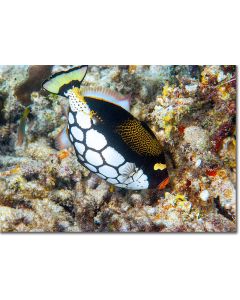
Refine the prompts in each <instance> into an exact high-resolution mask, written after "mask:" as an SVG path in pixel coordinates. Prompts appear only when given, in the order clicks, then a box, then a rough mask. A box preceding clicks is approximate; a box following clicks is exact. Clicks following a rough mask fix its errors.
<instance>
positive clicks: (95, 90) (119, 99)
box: [81, 87, 130, 111]
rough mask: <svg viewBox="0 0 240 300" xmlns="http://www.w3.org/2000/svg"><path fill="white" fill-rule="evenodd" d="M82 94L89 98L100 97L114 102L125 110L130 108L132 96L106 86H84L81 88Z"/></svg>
mask: <svg viewBox="0 0 240 300" xmlns="http://www.w3.org/2000/svg"><path fill="white" fill-rule="evenodd" d="M81 92H82V95H83V96H84V97H88V98H94V99H99V100H103V101H107V102H111V103H114V104H116V105H118V106H121V107H122V108H124V109H125V110H127V111H129V110H130V98H129V97H125V96H123V95H121V94H119V93H117V92H115V91H112V90H110V89H108V88H104V87H83V88H82V89H81Z"/></svg>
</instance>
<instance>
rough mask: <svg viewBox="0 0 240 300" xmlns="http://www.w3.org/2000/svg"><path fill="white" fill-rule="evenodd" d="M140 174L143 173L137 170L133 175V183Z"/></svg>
mask: <svg viewBox="0 0 240 300" xmlns="http://www.w3.org/2000/svg"><path fill="white" fill-rule="evenodd" d="M142 174H143V171H142V170H139V171H138V172H137V173H135V174H134V175H133V180H134V181H137V180H138V178H139V177H140V176H141V175H142Z"/></svg>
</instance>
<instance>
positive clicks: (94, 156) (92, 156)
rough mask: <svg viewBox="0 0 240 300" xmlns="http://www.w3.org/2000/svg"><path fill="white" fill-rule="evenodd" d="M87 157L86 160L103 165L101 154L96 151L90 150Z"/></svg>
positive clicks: (96, 164) (95, 164)
mask: <svg viewBox="0 0 240 300" xmlns="http://www.w3.org/2000/svg"><path fill="white" fill-rule="evenodd" d="M85 157H86V160H87V161H88V162H89V163H90V164H92V165H94V166H101V165H102V164H103V160H102V158H101V156H100V154H99V153H97V152H95V151H92V150H88V151H87V152H86V156H85Z"/></svg>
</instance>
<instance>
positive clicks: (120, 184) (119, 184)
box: [116, 183, 127, 188]
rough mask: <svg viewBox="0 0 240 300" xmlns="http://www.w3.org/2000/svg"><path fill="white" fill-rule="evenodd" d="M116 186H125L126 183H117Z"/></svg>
mask: <svg viewBox="0 0 240 300" xmlns="http://www.w3.org/2000/svg"><path fill="white" fill-rule="evenodd" d="M116 186H117V187H122V188H125V187H126V186H127V185H126V184H122V183H118V184H116Z"/></svg>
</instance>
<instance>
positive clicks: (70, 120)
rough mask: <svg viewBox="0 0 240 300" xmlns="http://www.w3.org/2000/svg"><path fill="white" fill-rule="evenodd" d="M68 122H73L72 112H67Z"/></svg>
mask: <svg viewBox="0 0 240 300" xmlns="http://www.w3.org/2000/svg"><path fill="white" fill-rule="evenodd" d="M68 122H69V123H70V124H73V123H74V118H73V114H72V113H71V112H69V114H68Z"/></svg>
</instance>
